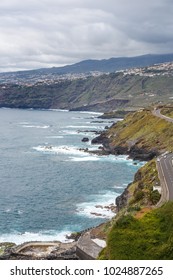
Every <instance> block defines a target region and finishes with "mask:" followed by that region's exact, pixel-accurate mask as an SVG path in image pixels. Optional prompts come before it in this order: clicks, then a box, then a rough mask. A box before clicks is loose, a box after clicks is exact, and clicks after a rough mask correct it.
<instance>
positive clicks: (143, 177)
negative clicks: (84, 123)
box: [94, 110, 173, 260]
mask: <svg viewBox="0 0 173 280" xmlns="http://www.w3.org/2000/svg"><path fill="white" fill-rule="evenodd" d="M169 111H170V110H169ZM172 140H173V124H172V123H170V122H168V121H166V120H163V119H161V118H158V117H155V116H153V114H152V111H150V110H142V111H140V112H136V113H132V114H129V115H127V116H126V117H125V119H124V120H123V121H121V122H118V123H117V124H114V125H112V127H111V128H110V129H108V130H107V131H106V132H103V133H102V135H100V136H99V137H97V138H96V139H94V142H95V143H96V142H98V143H102V144H103V147H104V149H106V151H108V150H109V152H110V153H113V154H119V153H120V154H128V155H129V157H131V158H133V159H140V160H147V163H146V164H145V165H144V166H143V167H142V168H140V169H139V170H138V171H137V173H136V174H135V176H134V180H133V182H132V183H131V184H129V185H128V186H127V188H126V189H125V190H124V192H123V193H122V194H121V195H120V196H119V197H117V198H116V205H117V210H118V212H117V215H116V216H115V217H114V218H113V219H112V221H111V222H110V223H108V224H107V228H108V230H107V246H106V247H105V248H104V249H103V250H102V252H101V253H100V255H99V259H109V260H110V259H119V260H123V259H130V260H132V259H135V260H140V259H158V260H159V259H167V260H171V259H172V258H173V250H172V245H173V244H172V241H171V240H172V238H173V234H172V232H173V222H172V217H173V202H167V203H165V204H164V205H162V206H161V207H157V206H156V205H157V203H158V201H159V200H160V194H159V192H158V190H157V189H155V186H156V187H157V186H160V181H159V177H158V172H157V167H156V159H155V156H157V155H160V154H161V153H163V152H165V151H172V149H173V146H172ZM127 248H128V250H127Z"/></svg>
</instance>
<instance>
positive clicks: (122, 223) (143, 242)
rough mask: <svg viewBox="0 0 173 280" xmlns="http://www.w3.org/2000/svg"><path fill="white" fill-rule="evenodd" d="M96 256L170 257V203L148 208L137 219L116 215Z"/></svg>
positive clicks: (172, 204)
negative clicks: (104, 243)
mask: <svg viewBox="0 0 173 280" xmlns="http://www.w3.org/2000/svg"><path fill="white" fill-rule="evenodd" d="M99 259H109V260H172V259H173V202H168V203H166V204H165V205H163V206H162V207H161V208H158V209H155V210H152V211H151V212H149V213H147V214H146V215H145V216H143V217H142V218H141V219H137V218H135V217H134V216H132V215H130V214H129V215H123V216H121V217H120V218H118V219H117V220H116V221H115V222H114V225H113V226H112V228H111V230H110V232H109V234H108V239H107V247H106V248H105V249H104V250H103V251H102V252H101V254H100V256H99Z"/></svg>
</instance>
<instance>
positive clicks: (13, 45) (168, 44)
mask: <svg viewBox="0 0 173 280" xmlns="http://www.w3.org/2000/svg"><path fill="white" fill-rule="evenodd" d="M172 14H173V1H172V0H150V1H149V0H145V1H144V0H140V1H139V0H130V1H129V0H107V1H103V0H95V1H93V0H92V1H91V0H41V1H40V0H39V1H38V0H25V1H24V0H1V1H0V71H1V72H2V71H11V70H19V69H20V70H22V69H34V68H42V67H52V66H61V65H65V64H72V63H75V62H78V61H81V60H84V59H88V58H95V59H102V58H110V57H118V56H135V55H140V54H146V53H172V50H173V34H172V30H173V17H172Z"/></svg>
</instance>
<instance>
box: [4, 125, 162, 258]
mask: <svg viewBox="0 0 173 280" xmlns="http://www.w3.org/2000/svg"><path fill="white" fill-rule="evenodd" d="M112 126H113V125H112ZM112 126H111V127H112ZM108 131H109V128H108V127H106V129H105V130H104V131H103V132H99V133H98V131H96V135H98V136H96V137H95V138H94V139H92V141H91V143H92V144H93V145H100V147H99V148H98V149H96V150H92V151H91V150H89V149H84V151H85V152H87V153H94V154H98V155H110V154H111V155H115V156H116V155H127V156H128V157H129V158H131V159H133V160H140V161H149V160H151V159H153V158H154V157H156V156H158V155H159V154H160V152H159V151H158V149H146V148H143V147H139V146H137V145H136V143H135V142H134V143H130V145H124V143H122V145H121V144H118V145H116V144H112V141H111V140H112V139H111V137H110V136H109V134H108V133H107V132H108ZM88 140H89V139H88V138H83V139H81V141H83V142H87V141H88ZM128 195H129V193H128V186H127V188H126V189H125V190H124V192H123V193H122V194H121V195H120V196H118V197H117V198H116V201H115V205H116V206H115V205H109V206H107V207H108V208H109V210H111V211H112V212H114V213H115V214H116V213H117V212H118V211H120V210H121V209H122V208H123V207H125V206H126V204H127V200H128ZM97 207H98V208H99V207H100V206H99V205H97ZM93 214H95V213H93ZM97 228H98V227H95V228H94V229H95V232H97ZM84 232H86V230H85V231H83V232H80V233H74V234H72V235H71V236H70V237H69V238H70V239H73V242H69V243H61V242H58V245H57V246H51V244H50V246H48V245H47V247H45V248H46V250H43V247H44V246H45V242H43V243H42V244H40V245H39V246H36V247H37V250H36V251H35V249H34V248H33V244H32V243H31V242H30V243H31V244H30V247H29V249H28V251H27V252H29V253H26V252H25V251H24V252H23V253H21V252H20V253H16V248H17V246H16V245H15V244H13V245H12V246H11V245H10V246H9V245H8V244H7V243H4V244H3V243H1V244H0V249H1V248H3V253H2V252H1V254H0V259H2V260H8V259H17V260H18V259H21V260H22V259H25V260H26V259H31V260H32V259H45V260H51V259H59V260H70V259H71V260H72V259H73V260H78V259H80V257H79V256H78V255H77V253H76V248H77V247H76V245H77V242H78V239H79V238H80V237H81V235H82V234H83V233H84ZM99 234H100V231H99ZM99 234H97V233H95V237H99ZM104 238H106V237H104ZM22 245H23V244H22ZM48 247H49V249H48ZM47 249H48V250H47ZM38 251H39V253H38ZM45 251H46V252H47V253H45ZM41 252H42V253H41Z"/></svg>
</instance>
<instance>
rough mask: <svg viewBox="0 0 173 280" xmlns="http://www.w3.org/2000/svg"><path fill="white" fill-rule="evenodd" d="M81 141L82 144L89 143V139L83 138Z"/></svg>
mask: <svg viewBox="0 0 173 280" xmlns="http://www.w3.org/2000/svg"><path fill="white" fill-rule="evenodd" d="M81 141H82V142H88V141H89V138H88V137H84V138H83V139H82V140H81Z"/></svg>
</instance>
